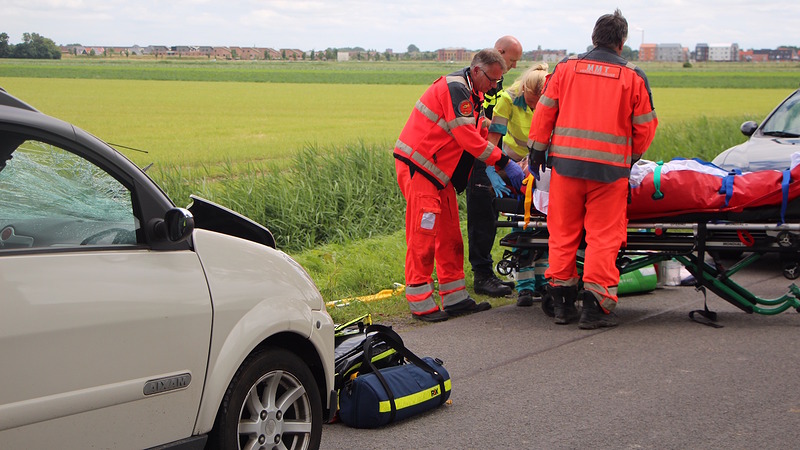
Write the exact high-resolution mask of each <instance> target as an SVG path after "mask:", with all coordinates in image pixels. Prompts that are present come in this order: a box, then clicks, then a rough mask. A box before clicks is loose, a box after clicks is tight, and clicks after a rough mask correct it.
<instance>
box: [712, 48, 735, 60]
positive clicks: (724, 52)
mask: <svg viewBox="0 0 800 450" xmlns="http://www.w3.org/2000/svg"><path fill="white" fill-rule="evenodd" d="M708 60H709V61H738V60H739V44H709V45H708Z"/></svg>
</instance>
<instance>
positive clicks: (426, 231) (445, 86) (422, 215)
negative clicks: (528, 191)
mask: <svg viewBox="0 0 800 450" xmlns="http://www.w3.org/2000/svg"><path fill="white" fill-rule="evenodd" d="M505 71H506V65H505V61H504V60H503V56H502V55H501V54H500V52H498V51H497V50H495V49H485V50H481V51H480V52H478V53H477V54H476V55H475V57H474V58H473V59H472V63H471V64H470V66H469V67H466V68H464V69H461V70H459V71H456V72H453V73H451V74H449V75H447V76H444V77H441V78H439V79H438V80H436V81H435V82H434V83H433V84H432V85H431V86H430V87H429V88H428V89H427V90H426V91H425V93H423V94H422V97H420V99H419V100H418V101H417V103H416V105H415V107H414V109H413V110H412V112H411V117H409V119H408V121H407V122H406V125H405V127H403V131H402V132H401V133H400V138H399V139H398V140H397V142H396V143H395V148H394V157H395V158H396V161H395V168H396V169H397V182H398V184H399V185H400V191H401V192H402V193H403V197H404V198H405V199H406V246H407V249H406V264H405V277H406V290H405V293H406V300H408V304H409V307H410V309H411V314H412V316H413V317H415V318H417V319H420V320H423V321H427V322H439V321H442V320H447V319H448V318H449V317H451V316H460V315H465V314H471V313H474V312H480V311H485V310H487V309H489V308H491V305H490V304H489V303H488V302H482V303H476V302H475V300H473V299H472V298H471V297H470V296H469V294H468V293H467V290H466V283H465V280H464V243H463V239H462V237H461V227H460V225H459V218H458V201H457V200H456V191H458V192H461V191H463V190H464V189H465V188H466V185H467V182H468V180H469V173H470V170H471V169H472V165H473V161H474V160H480V161H482V162H484V164H490V165H493V166H495V167H497V169H503V170H505V171H506V174H507V175H508V176H509V179H510V180H511V182H512V185H513V186H514V187H515V188H519V187H520V186H521V184H522V178H523V174H522V169H520V167H519V166H518V165H517V164H516V163H515V162H514V161H512V160H511V159H509V157H508V156H506V155H504V154H503V152H501V151H500V149H499V148H497V147H495V146H494V145H493V144H492V143H490V142H489V141H488V140H487V135H488V129H487V127H484V125H483V121H484V114H483V94H484V93H486V92H487V91H489V90H490V89H492V88H496V87H497V83H498V82H499V81H500V80H501V79H502V77H503V73H505ZM434 262H435V264H436V275H437V279H438V282H439V296H440V297H441V304H442V309H439V306H438V305H437V303H436V301H435V300H434V295H433V294H434V284H433V277H432V275H433V269H434Z"/></svg>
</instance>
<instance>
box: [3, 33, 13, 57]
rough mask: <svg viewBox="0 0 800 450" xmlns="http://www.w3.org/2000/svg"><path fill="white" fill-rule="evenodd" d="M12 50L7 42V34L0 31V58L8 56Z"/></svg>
mask: <svg viewBox="0 0 800 450" xmlns="http://www.w3.org/2000/svg"><path fill="white" fill-rule="evenodd" d="M13 51H14V48H13V46H10V45H9V44H8V34H6V33H0V58H9V57H11V53H12V52H13Z"/></svg>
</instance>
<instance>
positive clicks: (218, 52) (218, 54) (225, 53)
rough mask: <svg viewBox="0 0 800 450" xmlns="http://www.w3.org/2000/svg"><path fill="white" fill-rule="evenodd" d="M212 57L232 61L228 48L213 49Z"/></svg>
mask: <svg viewBox="0 0 800 450" xmlns="http://www.w3.org/2000/svg"><path fill="white" fill-rule="evenodd" d="M213 51H214V53H213V54H212V56H213V57H214V59H232V58H233V57H232V56H231V49H229V48H228V47H214V48H213Z"/></svg>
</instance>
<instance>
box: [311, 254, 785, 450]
mask: <svg viewBox="0 0 800 450" xmlns="http://www.w3.org/2000/svg"><path fill="white" fill-rule="evenodd" d="M757 265H758V267H757V268H748V269H747V270H746V271H742V272H739V273H738V274H737V275H736V277H734V279H736V280H737V281H738V282H739V284H741V285H742V286H744V287H746V288H747V289H749V290H751V291H752V292H754V293H756V294H758V295H760V296H762V297H769V298H772V297H778V296H779V295H781V294H782V293H784V292H786V291H787V290H788V289H787V288H788V286H789V285H790V284H791V281H789V280H787V279H785V278H784V277H783V276H782V275H781V270H780V267H779V264H778V262H777V260H776V259H772V260H769V259H768V260H767V261H764V262H762V263H760V264H757ZM708 305H709V309H711V310H713V311H716V312H717V313H718V316H719V317H718V323H719V324H721V325H723V327H722V328H712V327H708V326H704V325H701V324H698V323H695V322H693V321H691V320H690V319H689V318H688V313H689V311H691V310H695V309H701V308H703V295H702V294H701V293H700V292H697V291H696V290H695V289H694V288H693V287H665V288H660V289H657V290H656V291H654V292H652V293H649V294H642V295H636V296H627V297H623V298H621V301H620V304H619V306H618V308H617V312H618V314H619V316H620V321H621V324H620V326H618V327H617V328H613V329H604V330H594V331H584V330H579V329H578V327H577V325H574V324H573V325H567V326H559V325H555V324H553V323H552V319H550V318H548V317H546V316H545V315H544V314H543V313H542V311H541V309H540V308H539V306H538V305H534V307H532V308H519V307H517V306H515V305H509V306H503V307H499V308H494V309H492V310H489V311H486V312H483V313H480V314H475V315H472V316H467V317H462V318H458V319H451V320H449V321H447V322H443V323H438V324H424V325H421V326H413V327H410V326H401V327H395V329H396V330H397V331H398V332H399V333H400V335H401V336H402V337H403V339H404V341H405V342H406V345H407V347H409V348H410V349H411V350H412V351H414V352H415V353H417V354H418V355H420V356H435V357H438V358H440V359H442V360H444V361H445V367H446V368H447V369H448V371H449V372H450V375H451V378H452V385H453V390H452V395H451V400H452V404H450V405H444V406H442V407H440V408H438V409H436V410H434V411H432V412H429V413H426V414H423V415H420V416H416V417H414V418H411V419H408V420H406V421H402V422H399V423H397V424H393V425H389V426H386V427H383V428H380V429H377V430H359V429H353V428H349V427H347V426H345V425H344V424H341V423H337V424H327V425H325V426H324V427H323V435H322V448H323V449H354V448H358V449H384V448H385V449H390V448H391V449H428V448H438V449H479V448H480V449H483V448H496V449H558V448H564V449H588V448H612V449H672V448H675V449H695V448H696V449H726V450H729V449H755V448H762V449H790V448H798V446H800V444H798V438H800V392H798V387H797V386H795V385H794V382H795V381H796V380H797V378H798V372H799V371H798V368H800V356H798V351H797V349H796V348H795V345H798V344H799V343H800V314H798V313H797V312H795V311H794V310H793V309H790V310H788V311H786V312H784V313H782V314H779V315H776V316H763V315H756V314H747V313H745V312H743V311H741V310H740V309H738V308H736V307H734V306H733V305H731V304H729V303H728V302H726V301H725V300H723V299H721V298H720V297H717V296H716V295H714V294H711V293H709V294H708Z"/></svg>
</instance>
